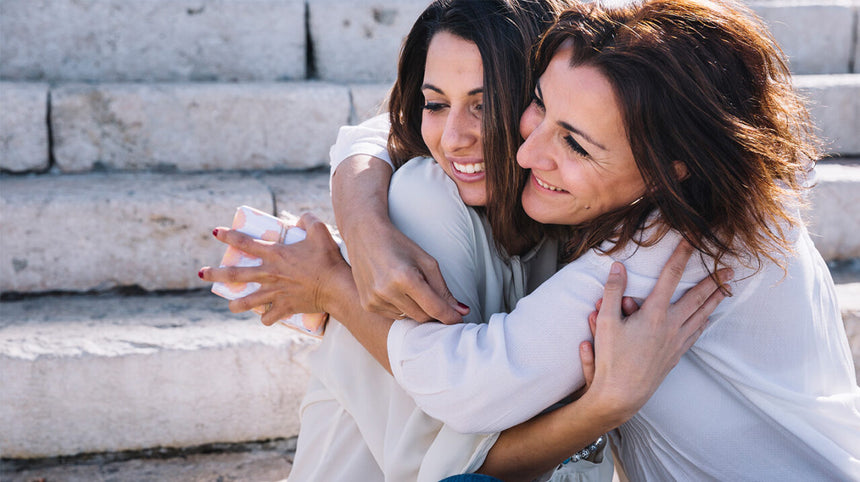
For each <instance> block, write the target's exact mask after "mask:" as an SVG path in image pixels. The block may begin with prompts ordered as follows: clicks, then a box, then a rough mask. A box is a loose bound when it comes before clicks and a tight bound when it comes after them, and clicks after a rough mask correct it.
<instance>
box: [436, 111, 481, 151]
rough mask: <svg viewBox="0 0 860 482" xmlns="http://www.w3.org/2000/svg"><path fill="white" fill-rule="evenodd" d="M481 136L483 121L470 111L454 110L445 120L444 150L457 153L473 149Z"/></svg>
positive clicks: (442, 142)
mask: <svg viewBox="0 0 860 482" xmlns="http://www.w3.org/2000/svg"><path fill="white" fill-rule="evenodd" d="M480 136H481V119H480V118H479V117H477V116H475V115H474V114H473V113H472V112H470V111H469V109H466V108H452V109H451V111H450V112H449V113H448V117H447V119H446V120H445V131H444V132H443V133H442V140H441V144H442V149H443V150H444V151H445V152H449V153H456V152H457V151H460V150H462V149H466V148H469V147H472V146H473V145H474V144H475V143H476V142H477V141H478V140H479V139H480Z"/></svg>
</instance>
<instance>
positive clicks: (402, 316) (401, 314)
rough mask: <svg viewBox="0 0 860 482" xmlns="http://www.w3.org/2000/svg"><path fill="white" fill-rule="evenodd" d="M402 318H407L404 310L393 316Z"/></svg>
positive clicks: (398, 318)
mask: <svg viewBox="0 0 860 482" xmlns="http://www.w3.org/2000/svg"><path fill="white" fill-rule="evenodd" d="M404 318H407V315H406V313H404V312H400V314H399V315H397V316H396V317H395V319H397V320H402V319H404Z"/></svg>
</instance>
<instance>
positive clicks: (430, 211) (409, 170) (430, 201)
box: [388, 157, 475, 229]
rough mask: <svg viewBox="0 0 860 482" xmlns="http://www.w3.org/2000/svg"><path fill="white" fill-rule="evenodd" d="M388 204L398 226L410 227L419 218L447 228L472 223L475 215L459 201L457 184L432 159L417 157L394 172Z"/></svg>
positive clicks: (435, 225) (393, 220)
mask: <svg viewBox="0 0 860 482" xmlns="http://www.w3.org/2000/svg"><path fill="white" fill-rule="evenodd" d="M388 203H389V211H390V214H391V220H392V222H394V223H395V224H398V225H401V224H404V223H409V224H411V222H410V220H413V219H414V218H416V217H417V218H419V219H420V220H421V221H423V222H432V223H440V224H444V225H446V226H447V225H451V224H459V223H464V222H467V223H471V218H472V217H473V215H474V214H475V212H474V210H473V209H472V208H470V207H468V206H466V204H465V203H464V202H463V200H462V199H461V198H460V194H459V192H458V191H457V185H456V184H454V182H453V181H452V180H451V179H450V178H449V177H448V175H447V174H445V171H443V170H442V168H441V167H439V165H438V164H437V163H436V162H435V161H434V160H433V159H432V158H429V157H416V158H414V159H412V160H410V161H409V162H407V163H406V164H404V165H403V166H401V167H400V169H398V170H397V171H396V172H395V173H394V176H393V177H392V178H391V186H390V188H389V191H388ZM398 227H400V226H398ZM438 227H439V225H438V224H434V228H436V229H438ZM401 229H402V228H401Z"/></svg>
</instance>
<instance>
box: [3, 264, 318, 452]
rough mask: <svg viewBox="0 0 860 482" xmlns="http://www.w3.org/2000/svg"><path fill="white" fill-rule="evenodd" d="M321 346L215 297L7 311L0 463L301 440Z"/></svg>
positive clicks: (84, 302) (60, 302) (41, 304)
mask: <svg viewBox="0 0 860 482" xmlns="http://www.w3.org/2000/svg"><path fill="white" fill-rule="evenodd" d="M70 255H73V253H70ZM317 344H318V342H317V340H315V339H312V338H310V337H307V336H304V335H300V334H298V332H296V331H293V330H290V329H289V328H285V327H283V326H280V325H275V326H272V327H264V326H263V325H262V324H261V323H260V322H259V317H258V316H256V315H253V314H249V313H245V314H238V315H234V314H232V313H230V312H229V310H228V309H227V303H226V301H225V300H223V299H221V298H218V297H216V296H215V295H213V294H210V293H200V294H194V295H181V296H177V295H166V296H165V295H162V296H159V297H153V296H145V297H107V296H99V297H44V298H40V299H36V300H26V301H17V302H6V303H4V304H3V309H2V310H0V385H2V387H3V389H2V390H0V425H2V427H3V436H2V440H3V444H2V446H0V457H15V458H27V457H55V456H59V455H71V454H77V453H86V452H107V451H110V452H114V451H121V450H139V449H144V448H151V447H187V446H195V445H201V444H208V443H216V442H244V441H249V440H264V439H270V438H278V437H290V436H294V435H296V434H297V433H298V426H299V425H298V424H299V419H298V406H299V402H300V401H301V399H302V395H303V394H304V390H305V385H306V383H307V379H308V371H307V362H306V360H305V357H306V355H307V353H309V351H310V350H312V349H313V348H314V347H315V346H317Z"/></svg>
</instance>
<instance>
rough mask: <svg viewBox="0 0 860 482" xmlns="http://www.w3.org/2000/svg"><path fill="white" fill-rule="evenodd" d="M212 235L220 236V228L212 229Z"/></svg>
mask: <svg viewBox="0 0 860 482" xmlns="http://www.w3.org/2000/svg"><path fill="white" fill-rule="evenodd" d="M212 236H215V237H216V238H217V237H218V228H215V229H213V230H212Z"/></svg>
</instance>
